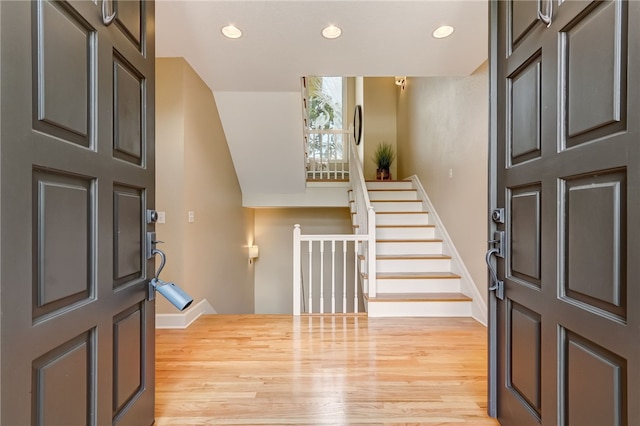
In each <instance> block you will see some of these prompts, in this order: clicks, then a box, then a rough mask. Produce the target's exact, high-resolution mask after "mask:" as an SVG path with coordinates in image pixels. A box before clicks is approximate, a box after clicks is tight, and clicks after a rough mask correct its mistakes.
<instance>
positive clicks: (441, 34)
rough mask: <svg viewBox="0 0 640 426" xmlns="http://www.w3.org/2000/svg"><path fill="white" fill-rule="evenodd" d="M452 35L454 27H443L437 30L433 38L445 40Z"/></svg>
mask: <svg viewBox="0 0 640 426" xmlns="http://www.w3.org/2000/svg"><path fill="white" fill-rule="evenodd" d="M451 34H453V27H452V26H451V25H443V26H441V27H438V28H436V30H435V31H434V32H433V36H434V37H435V38H445V37H449V36H450V35H451Z"/></svg>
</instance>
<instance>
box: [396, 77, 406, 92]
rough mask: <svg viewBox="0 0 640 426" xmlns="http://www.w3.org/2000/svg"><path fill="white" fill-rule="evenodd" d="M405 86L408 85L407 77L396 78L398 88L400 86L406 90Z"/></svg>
mask: <svg viewBox="0 0 640 426" xmlns="http://www.w3.org/2000/svg"><path fill="white" fill-rule="evenodd" d="M405 84H407V77H406V76H396V86H400V87H401V88H402V90H404V86H405Z"/></svg>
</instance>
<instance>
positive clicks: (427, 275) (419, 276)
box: [360, 272, 462, 280]
mask: <svg viewBox="0 0 640 426" xmlns="http://www.w3.org/2000/svg"><path fill="white" fill-rule="evenodd" d="M360 276H361V277H362V278H363V279H365V280H366V279H368V278H369V275H368V274H367V273H366V272H361V273H360ZM376 277H377V279H379V280H449V279H450V280H456V279H460V278H462V277H461V276H460V275H458V274H454V273H452V272H378V273H376Z"/></svg>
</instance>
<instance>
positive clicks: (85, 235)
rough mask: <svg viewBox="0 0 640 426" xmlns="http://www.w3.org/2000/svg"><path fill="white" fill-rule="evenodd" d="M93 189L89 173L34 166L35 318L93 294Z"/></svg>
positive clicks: (33, 311)
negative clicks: (35, 167)
mask: <svg viewBox="0 0 640 426" xmlns="http://www.w3.org/2000/svg"><path fill="white" fill-rule="evenodd" d="M94 192H95V191H94V182H93V180H92V179H90V178H86V177H80V176H69V175H64V174H56V173H51V172H44V171H41V170H37V169H36V170H34V174H33V201H32V203H33V211H32V215H33V219H34V224H33V236H34V239H33V249H34V250H33V259H34V262H33V271H32V274H33V290H32V291H33V307H32V313H33V319H34V321H37V320H38V319H39V318H40V317H42V316H43V315H45V314H51V313H53V312H55V311H59V310H60V309H70V308H71V305H73V304H76V303H78V302H81V301H88V299H89V298H91V297H92V296H93V294H94V289H95V280H94V276H95V265H94V253H95V250H94V248H93V247H94V242H95V238H94V235H95V234H94V231H95V227H94V224H95V208H94ZM60 247H65V249H64V250H60ZM68 265H74V267H73V268H69V267H68Z"/></svg>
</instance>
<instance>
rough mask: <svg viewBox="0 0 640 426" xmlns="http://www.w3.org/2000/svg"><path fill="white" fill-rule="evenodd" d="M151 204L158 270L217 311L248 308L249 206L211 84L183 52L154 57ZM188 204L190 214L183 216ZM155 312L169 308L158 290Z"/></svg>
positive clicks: (251, 273)
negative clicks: (161, 219)
mask: <svg viewBox="0 0 640 426" xmlns="http://www.w3.org/2000/svg"><path fill="white" fill-rule="evenodd" d="M156 110H157V111H156V209H157V210H159V211H164V212H166V223H165V224H157V225H156V231H157V234H158V239H159V240H162V241H165V244H161V245H160V248H161V249H162V250H164V251H165V252H166V254H167V266H166V267H165V270H164V271H163V273H162V275H161V278H163V279H164V280H168V281H174V282H176V283H178V284H179V285H180V286H181V287H183V288H184V289H185V290H186V291H187V292H188V293H189V294H190V295H191V296H193V298H194V304H195V303H197V302H199V301H200V300H202V299H207V301H208V302H209V303H210V304H211V305H212V306H213V308H214V309H215V310H216V311H217V312H218V313H252V312H253V310H254V306H253V303H254V294H253V291H254V268H253V265H250V264H249V262H248V250H247V246H248V245H249V244H251V243H252V242H253V222H254V213H253V210H252V209H246V208H243V207H242V193H241V191H240V186H239V184H238V179H237V177H236V172H235V169H234V167H233V163H232V160H231V155H230V153H229V148H228V146H227V141H226V138H225V135H224V132H223V129H222V124H221V122H220V118H219V115H218V110H217V107H216V104H215V100H214V98H213V94H212V93H211V90H210V89H209V88H208V87H207V86H206V85H205V83H204V82H203V81H202V80H201V79H200V78H199V77H198V75H197V74H196V73H195V71H194V70H193V69H192V68H191V67H190V66H189V64H188V63H187V62H185V61H184V59H182V58H161V59H157V61H156ZM188 211H194V212H195V222H194V223H188V221H187V217H188V216H187V215H188ZM157 310H158V312H160V313H169V312H176V311H175V309H174V308H173V307H172V306H171V305H170V304H169V303H168V302H166V301H165V300H163V299H162V298H159V299H158V303H157Z"/></svg>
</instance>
